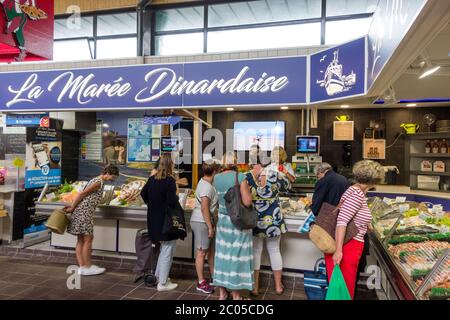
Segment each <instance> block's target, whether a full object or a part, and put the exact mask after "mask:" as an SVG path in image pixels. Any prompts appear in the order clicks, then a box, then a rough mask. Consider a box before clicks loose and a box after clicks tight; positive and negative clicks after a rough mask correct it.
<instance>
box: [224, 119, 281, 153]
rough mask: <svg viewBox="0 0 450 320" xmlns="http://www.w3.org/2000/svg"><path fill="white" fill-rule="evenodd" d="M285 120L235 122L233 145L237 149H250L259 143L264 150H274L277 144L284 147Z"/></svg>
mask: <svg viewBox="0 0 450 320" xmlns="http://www.w3.org/2000/svg"><path fill="white" fill-rule="evenodd" d="M284 136H285V122H284V121H260V122H247V121H245V122H244V121H242V122H239V121H237V122H234V133H233V146H234V150H237V151H248V150H250V147H251V146H253V145H259V147H260V148H261V150H263V151H272V150H273V148H275V147H277V146H281V147H284V141H285V138H284Z"/></svg>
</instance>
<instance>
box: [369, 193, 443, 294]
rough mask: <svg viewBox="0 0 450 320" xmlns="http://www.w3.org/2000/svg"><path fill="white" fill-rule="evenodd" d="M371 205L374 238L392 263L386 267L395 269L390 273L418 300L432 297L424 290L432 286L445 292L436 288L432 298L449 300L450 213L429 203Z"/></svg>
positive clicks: (389, 201) (376, 200)
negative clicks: (437, 287) (389, 266)
mask: <svg viewBox="0 0 450 320" xmlns="http://www.w3.org/2000/svg"><path fill="white" fill-rule="evenodd" d="M368 204H369V208H370V210H371V212H372V216H373V223H372V225H373V233H372V239H374V242H375V245H376V246H378V247H379V249H380V250H382V251H384V254H383V256H384V257H385V258H387V259H389V260H390V261H389V263H384V265H391V266H394V268H395V269H396V270H389V271H390V272H389V273H390V274H393V275H397V276H399V277H401V279H402V280H403V281H404V284H405V287H406V288H408V289H409V290H410V291H411V292H410V293H411V296H414V297H415V298H416V299H428V298H430V293H429V291H430V290H428V291H427V290H424V287H425V286H429V287H430V286H431V287H430V288H432V287H433V286H434V284H433V283H437V284H436V286H440V287H439V288H443V289H442V290H440V289H439V290H438V289H434V290H433V293H432V294H431V297H434V298H437V296H438V295H440V298H441V299H450V294H449V293H450V283H449V280H448V279H449V277H450V264H449V263H448V258H447V260H446V259H444V260H443V257H445V256H448V254H449V248H450V246H449V241H450V213H446V212H444V211H443V210H442V207H439V206H433V205H432V204H429V203H417V202H407V201H404V202H401V201H395V200H393V199H381V198H370V199H369V200H368ZM431 206H433V208H431ZM445 261H447V262H445ZM437 270H439V273H437V272H438V271H437ZM438 275H439V276H438ZM445 275H446V277H447V278H445ZM435 278H436V279H437V280H436V279H435ZM429 279H435V280H434V281H433V280H429ZM439 279H440V280H439ZM394 282H395V281H394Z"/></svg>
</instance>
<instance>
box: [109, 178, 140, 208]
mask: <svg viewBox="0 0 450 320" xmlns="http://www.w3.org/2000/svg"><path fill="white" fill-rule="evenodd" d="M144 185H145V181H143V180H136V181H133V182H130V183H128V184H125V185H123V186H122V187H121V188H120V191H117V192H116V195H117V197H116V198H115V199H113V200H112V201H111V202H110V203H109V205H110V206H130V205H134V206H142V205H143V204H144V201H143V200H142V198H141V190H142V188H143V187H144Z"/></svg>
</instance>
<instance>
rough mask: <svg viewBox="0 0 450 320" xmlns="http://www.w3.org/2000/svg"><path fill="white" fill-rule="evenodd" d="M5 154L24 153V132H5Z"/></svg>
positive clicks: (25, 139)
mask: <svg viewBox="0 0 450 320" xmlns="http://www.w3.org/2000/svg"><path fill="white" fill-rule="evenodd" d="M4 137H5V154H25V153H26V145H27V135H26V134H5V135H4Z"/></svg>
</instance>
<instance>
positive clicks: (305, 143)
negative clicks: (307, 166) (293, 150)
mask: <svg viewBox="0 0 450 320" xmlns="http://www.w3.org/2000/svg"><path fill="white" fill-rule="evenodd" d="M319 151H320V137H319V136H297V153H307V154H319Z"/></svg>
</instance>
